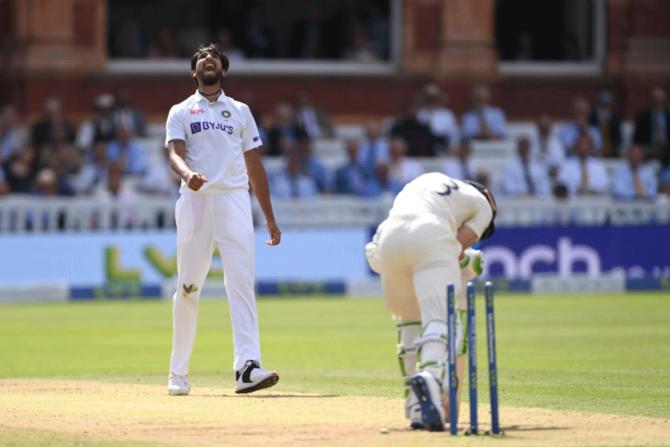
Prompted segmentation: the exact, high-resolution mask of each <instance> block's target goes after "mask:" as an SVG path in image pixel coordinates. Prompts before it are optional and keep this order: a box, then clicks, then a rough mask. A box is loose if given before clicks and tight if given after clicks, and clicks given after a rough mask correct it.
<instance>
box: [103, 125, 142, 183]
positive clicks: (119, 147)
mask: <svg viewBox="0 0 670 447" xmlns="http://www.w3.org/2000/svg"><path fill="white" fill-rule="evenodd" d="M107 160H108V161H109V162H110V163H117V162H118V163H119V164H120V166H122V167H123V172H124V173H126V174H129V175H142V174H144V173H145V171H146V169H147V157H146V152H145V149H144V146H143V145H142V143H140V141H139V140H138V139H137V138H135V136H134V135H133V134H132V132H131V131H130V129H128V128H127V127H125V126H123V125H119V126H117V128H116V133H115V138H114V139H113V140H112V141H110V142H109V144H108V145H107Z"/></svg>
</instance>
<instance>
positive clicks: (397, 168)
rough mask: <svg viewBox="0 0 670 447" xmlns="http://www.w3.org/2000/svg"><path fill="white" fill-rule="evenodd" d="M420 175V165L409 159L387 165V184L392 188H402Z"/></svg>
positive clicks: (421, 171) (421, 170) (421, 172)
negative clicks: (392, 186)
mask: <svg viewBox="0 0 670 447" xmlns="http://www.w3.org/2000/svg"><path fill="white" fill-rule="evenodd" d="M421 174H423V168H422V167H421V163H419V162H418V161H416V160H412V159H410V158H402V159H400V160H398V161H395V162H391V163H390V164H389V182H390V183H391V184H392V185H394V187H395V186H397V185H399V186H400V187H401V188H402V186H405V185H406V184H408V183H409V182H411V181H412V180H414V179H415V178H417V177H418V176H420V175H421ZM399 190H400V189H398V191H399Z"/></svg>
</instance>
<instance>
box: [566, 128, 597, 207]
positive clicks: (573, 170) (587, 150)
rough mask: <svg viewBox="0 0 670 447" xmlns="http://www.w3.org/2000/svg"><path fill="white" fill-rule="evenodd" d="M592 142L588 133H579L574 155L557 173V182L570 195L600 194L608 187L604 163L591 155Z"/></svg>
mask: <svg viewBox="0 0 670 447" xmlns="http://www.w3.org/2000/svg"><path fill="white" fill-rule="evenodd" d="M592 146H593V142H592V140H591V137H590V136H588V135H581V136H580V137H579V139H578V140H577V143H576V145H575V151H576V155H574V156H572V157H570V158H569V159H568V160H567V161H566V162H565V164H563V167H562V168H561V172H560V173H559V175H558V183H559V184H560V185H562V186H564V187H565V188H566V189H567V191H568V193H569V194H571V195H575V194H577V195H600V194H605V193H607V191H608V189H609V176H608V174H607V168H605V164H604V163H603V162H602V160H600V159H599V158H596V157H594V156H592V155H591V154H592V152H593V149H592Z"/></svg>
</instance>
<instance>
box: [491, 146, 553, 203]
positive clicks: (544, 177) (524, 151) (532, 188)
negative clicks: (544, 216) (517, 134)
mask: <svg viewBox="0 0 670 447" xmlns="http://www.w3.org/2000/svg"><path fill="white" fill-rule="evenodd" d="M517 154H518V157H517V158H515V159H514V160H511V161H510V162H509V163H508V164H507V165H506V166H505V169H504V171H503V176H502V182H501V185H500V186H501V188H502V193H503V194H505V195H509V196H537V197H547V196H549V195H550V194H551V184H550V182H549V174H548V172H547V167H546V166H545V165H543V164H541V163H538V162H537V161H535V160H533V158H532V157H531V155H530V140H529V139H528V138H527V137H521V138H519V140H518V141H517Z"/></svg>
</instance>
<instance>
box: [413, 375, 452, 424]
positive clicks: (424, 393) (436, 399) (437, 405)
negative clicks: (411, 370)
mask: <svg viewBox="0 0 670 447" xmlns="http://www.w3.org/2000/svg"><path fill="white" fill-rule="evenodd" d="M409 385H410V386H411V387H412V391H414V394H415V395H416V398H417V400H418V401H419V407H420V408H421V419H422V421H423V425H424V427H425V428H426V429H428V430H429V431H444V407H443V406H442V390H441V388H442V387H441V386H440V384H439V382H438V381H437V379H436V378H435V377H433V375H432V374H430V373H429V372H428V371H422V372H420V373H417V374H415V375H414V376H412V377H411V378H410V379H409Z"/></svg>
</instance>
